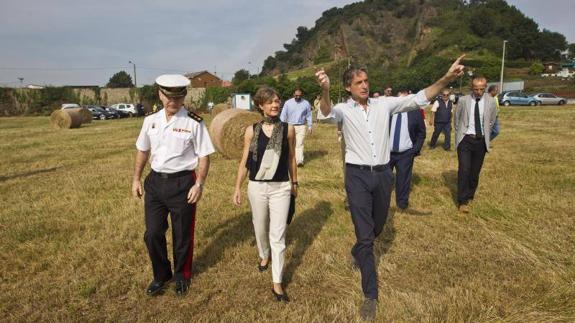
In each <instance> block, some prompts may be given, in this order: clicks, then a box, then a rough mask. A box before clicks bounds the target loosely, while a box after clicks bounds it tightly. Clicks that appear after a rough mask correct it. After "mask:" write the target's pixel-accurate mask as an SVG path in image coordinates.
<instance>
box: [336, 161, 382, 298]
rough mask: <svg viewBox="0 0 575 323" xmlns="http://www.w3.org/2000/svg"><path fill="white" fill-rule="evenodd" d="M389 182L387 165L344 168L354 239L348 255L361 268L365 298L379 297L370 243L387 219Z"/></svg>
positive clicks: (371, 244)
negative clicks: (373, 167) (371, 167)
mask: <svg viewBox="0 0 575 323" xmlns="http://www.w3.org/2000/svg"><path fill="white" fill-rule="evenodd" d="M392 183H393V174H392V173H391V169H390V168H389V166H388V165H382V166H378V168H377V169H373V170H372V169H370V168H369V166H361V168H359V167H358V166H356V165H350V164H347V165H346V172H345V190H346V192H347V198H348V202H349V210H350V212H351V219H352V221H353V225H354V227H355V236H356V239H357V241H356V243H355V245H354V246H353V248H352V249H351V254H352V255H353V257H354V258H355V261H356V263H357V264H358V266H359V268H360V271H361V287H362V289H363V293H364V295H365V297H366V298H371V299H377V296H378V294H377V271H376V268H375V256H374V254H373V241H374V240H375V238H376V237H377V236H379V234H380V233H381V232H382V231H383V226H384V225H385V221H386V220H387V214H388V211H389V203H390V200H391V188H392Z"/></svg>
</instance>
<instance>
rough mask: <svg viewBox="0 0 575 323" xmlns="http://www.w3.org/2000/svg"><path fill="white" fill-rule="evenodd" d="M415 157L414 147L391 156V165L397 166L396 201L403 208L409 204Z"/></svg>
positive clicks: (392, 167) (391, 166) (392, 166)
mask: <svg viewBox="0 0 575 323" xmlns="http://www.w3.org/2000/svg"><path fill="white" fill-rule="evenodd" d="M414 157H415V154H414V152H413V148H412V149H408V150H406V151H404V152H400V153H394V152H392V153H391V154H390V156H389V167H390V168H391V169H392V170H393V169H394V168H395V202H396V205H397V206H398V207H400V208H402V209H405V208H406V207H407V205H408V204H409V192H410V191H411V176H412V171H413V160H414Z"/></svg>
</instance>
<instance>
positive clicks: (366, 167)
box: [345, 163, 389, 172]
mask: <svg viewBox="0 0 575 323" xmlns="http://www.w3.org/2000/svg"><path fill="white" fill-rule="evenodd" d="M345 165H346V166H347V167H351V168H357V169H360V170H369V171H371V172H383V171H384V170H386V169H388V168H389V164H384V165H374V166H371V165H356V164H348V163H345Z"/></svg>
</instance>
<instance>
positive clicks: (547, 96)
mask: <svg viewBox="0 0 575 323" xmlns="http://www.w3.org/2000/svg"><path fill="white" fill-rule="evenodd" d="M533 97H534V98H535V99H536V100H537V101H538V102H539V104H542V105H543V104H552V105H563V104H565V103H567V99H566V98H562V97H559V96H556V95H555V94H551V93H537V94H535V95H533Z"/></svg>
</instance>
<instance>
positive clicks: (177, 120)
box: [136, 107, 215, 173]
mask: <svg viewBox="0 0 575 323" xmlns="http://www.w3.org/2000/svg"><path fill="white" fill-rule="evenodd" d="M136 148H137V149H138V150H140V151H149V150H151V153H150V164H151V166H152V169H153V170H154V171H156V172H160V173H176V172H180V171H184V170H194V169H195V168H196V167H197V166H198V160H199V158H200V157H204V156H207V155H209V154H211V153H213V152H214V151H215V149H214V146H213V145H212V141H211V139H210V135H209V133H208V129H207V128H206V126H205V125H204V123H203V122H198V121H196V120H194V119H192V118H191V117H189V116H188V111H187V110H186V109H185V108H184V107H182V108H180V110H179V111H178V112H177V113H176V114H175V115H173V116H172V117H171V118H170V121H167V120H166V112H165V110H161V111H159V112H157V113H154V114H152V115H149V116H147V117H146V118H145V119H144V124H143V125H142V130H141V131H140V135H139V136H138V140H137V141H136Z"/></svg>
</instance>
